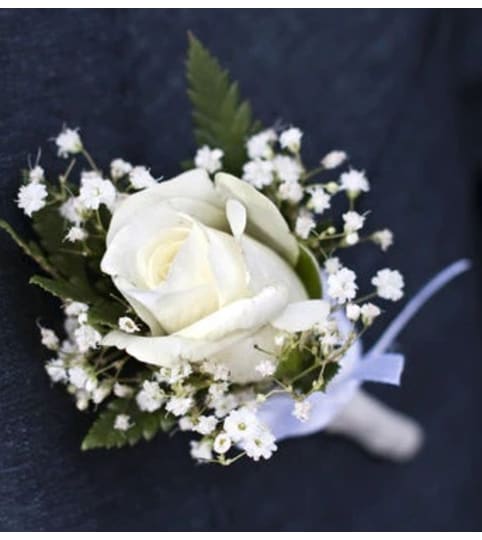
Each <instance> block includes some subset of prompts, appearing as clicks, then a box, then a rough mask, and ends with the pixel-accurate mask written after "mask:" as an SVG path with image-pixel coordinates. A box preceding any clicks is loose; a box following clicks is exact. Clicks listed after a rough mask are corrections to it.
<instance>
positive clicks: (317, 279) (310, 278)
mask: <svg viewBox="0 0 482 540" xmlns="http://www.w3.org/2000/svg"><path fill="white" fill-rule="evenodd" d="M299 246H300V255H299V258H298V262H297V263H296V267H295V271H296V273H297V274H298V277H299V278H300V279H301V281H302V282H303V285H304V286H305V289H306V292H307V293H308V296H309V297H310V298H321V296H322V284H321V276H320V268H319V266H318V262H317V260H316V259H315V256H314V255H313V253H312V252H311V251H310V250H309V249H308V248H306V247H305V246H303V245H302V244H299Z"/></svg>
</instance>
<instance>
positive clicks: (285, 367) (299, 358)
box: [275, 349, 307, 380]
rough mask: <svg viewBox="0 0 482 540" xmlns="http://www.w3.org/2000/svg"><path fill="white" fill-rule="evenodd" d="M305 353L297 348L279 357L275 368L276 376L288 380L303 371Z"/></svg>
mask: <svg viewBox="0 0 482 540" xmlns="http://www.w3.org/2000/svg"><path fill="white" fill-rule="evenodd" d="M306 356H307V355H306V353H305V352H303V351H300V350H299V349H291V350H290V351H289V352H288V353H287V354H285V355H284V356H283V358H281V359H280V362H279V364H278V367H277V369H276V375H275V376H276V378H277V379H279V380H289V379H292V378H293V377H295V376H296V375H298V373H301V371H303V369H304V366H305V363H306Z"/></svg>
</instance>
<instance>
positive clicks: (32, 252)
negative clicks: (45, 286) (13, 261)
mask: <svg viewBox="0 0 482 540" xmlns="http://www.w3.org/2000/svg"><path fill="white" fill-rule="evenodd" d="M0 229H3V230H4V231H5V232H7V233H8V234H9V235H10V237H11V238H12V240H13V241H14V242H15V243H16V244H17V245H18V246H19V247H20V248H21V249H22V250H23V252H24V253H25V254H26V255H28V256H29V257H31V258H32V259H33V260H34V261H35V262H36V263H37V264H38V265H39V266H40V267H41V268H42V269H43V270H45V271H46V272H47V273H49V274H52V275H55V270H54V269H53V268H52V266H51V265H50V264H49V263H48V261H47V259H46V258H45V255H44V254H43V253H42V250H41V249H40V247H39V246H38V245H37V244H36V243H35V242H27V241H25V240H24V239H23V238H22V237H20V236H19V235H18V234H17V233H16V232H15V230H14V229H13V228H12V227H11V226H10V225H9V224H8V223H7V222H6V221H4V220H3V219H0Z"/></svg>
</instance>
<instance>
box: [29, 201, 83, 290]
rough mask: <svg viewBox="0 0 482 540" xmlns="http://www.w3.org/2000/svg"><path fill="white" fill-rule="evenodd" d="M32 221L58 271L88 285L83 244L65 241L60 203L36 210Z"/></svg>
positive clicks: (52, 263)
mask: <svg viewBox="0 0 482 540" xmlns="http://www.w3.org/2000/svg"><path fill="white" fill-rule="evenodd" d="M32 223H33V228H34V230H35V232H36V233H37V236H38V238H39V240H40V244H41V245H42V247H43V249H44V250H45V252H46V253H47V255H48V259H49V262H50V264H51V265H52V266H53V267H54V268H55V269H56V271H57V273H58V274H60V275H61V276H63V277H64V278H67V279H69V280H70V279H71V278H72V276H75V280H76V282H77V283H82V286H83V287H88V286H89V279H88V277H87V273H86V262H85V257H84V256H83V254H82V250H81V246H80V245H76V244H69V243H66V242H65V241H64V238H65V235H66V233H67V230H66V226H65V220H64V219H63V217H62V216H61V215H60V212H59V204H56V205H51V206H47V207H45V208H43V209H42V210H39V211H38V212H35V214H34V215H33V216H32Z"/></svg>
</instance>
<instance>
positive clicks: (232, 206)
mask: <svg viewBox="0 0 482 540" xmlns="http://www.w3.org/2000/svg"><path fill="white" fill-rule="evenodd" d="M226 216H227V218H228V222H229V226H230V227H231V232H232V233H233V236H234V237H236V238H239V237H240V236H241V235H242V234H243V233H244V230H245V229H246V208H245V207H244V206H243V205H242V204H241V203H240V202H239V201H237V200H236V199H228V200H227V201H226Z"/></svg>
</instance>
